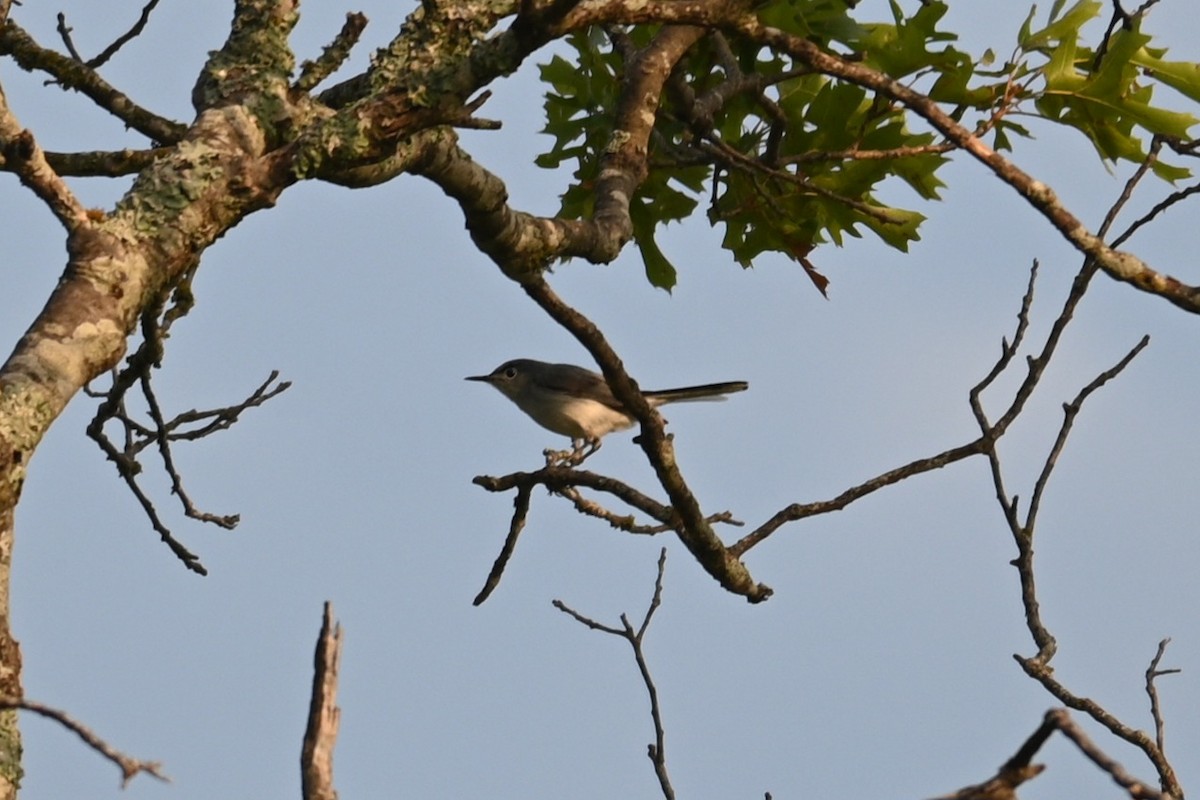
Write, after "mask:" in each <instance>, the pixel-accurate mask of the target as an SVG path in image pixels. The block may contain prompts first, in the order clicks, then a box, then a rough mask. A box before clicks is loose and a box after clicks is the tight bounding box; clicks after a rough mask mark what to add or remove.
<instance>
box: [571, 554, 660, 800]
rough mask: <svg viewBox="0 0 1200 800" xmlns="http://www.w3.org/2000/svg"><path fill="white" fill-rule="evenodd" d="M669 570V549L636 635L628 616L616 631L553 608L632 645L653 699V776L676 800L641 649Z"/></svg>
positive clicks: (651, 683) (654, 694)
mask: <svg viewBox="0 0 1200 800" xmlns="http://www.w3.org/2000/svg"><path fill="white" fill-rule="evenodd" d="M666 566H667V549H666V548H665V547H664V548H663V549H662V550H660V551H659V554H658V575H657V577H656V578H655V579H654V595H653V596H652V597H651V598H650V605H649V606H647V607H646V614H645V616H644V617H643V618H642V624H641V625H639V626H638V628H637V630H636V631H635V630H634V629H633V625H632V624H630V622H629V616H628V615H627V614H622V615H621V627H620V628H616V627H612V626H610V625H605V624H603V623H600V622H597V621H596V620H594V619H592V618H590V617H586V616H584V615H583V614H580V613H579V612H578V611H575V610H574V609H572V608H570V607H569V606H568V605H567V604H566V603H564V602H563V601H562V600H555V601H553V605H554V607H555V608H557V609H558V610H559V611H561V612H563V613H564V614H566V615H568V616H570V617H571V618H572V619H574V620H575V621H576V622H578V623H580V624H581V625H584V626H586V627H588V628H590V629H591V630H594V631H602V632H603V633H608V634H611V635H613V636H618V637H620V638H622V639H624V640H625V641H627V642H629V646H630V647H632V648H633V658H634V660H635V661H636V662H637V666H638V672H640V673H641V676H642V683H643V684H644V685H645V687H646V694H647V695H649V697H650V718H651V719H652V720H653V721H654V742H653V743H652V744H650V745H648V746H647V748H646V754H647V755H648V756H649V758H650V761H651V763H652V764H654V774H655V776H657V778H658V785H659V788H660V789H661V790H662V793H663V797H665V798H667V800H674V797H675V790H674V788H672V786H671V779H670V777H668V775H667V753H666V729H665V727H664V725H663V720H662V709H661V707H660V706H659V702H658V689H657V688H655V686H654V679H653V678H652V677H651V676H650V667H649V665H648V664H647V663H646V654H645V652H644V650H643V649H642V640H643V639H644V638H645V636H646V631H647V630H648V629H649V627H650V620H651V619H652V618H653V617H654V612H655V611H657V610H658V607H659V606H660V605H662V590H663V572H664V571H665V570H666Z"/></svg>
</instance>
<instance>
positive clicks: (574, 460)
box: [542, 439, 600, 467]
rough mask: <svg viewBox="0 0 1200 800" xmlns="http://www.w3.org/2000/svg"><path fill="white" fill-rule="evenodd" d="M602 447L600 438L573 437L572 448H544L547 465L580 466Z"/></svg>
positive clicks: (543, 452)
mask: <svg viewBox="0 0 1200 800" xmlns="http://www.w3.org/2000/svg"><path fill="white" fill-rule="evenodd" d="M599 449H600V440H599V439H573V440H571V449H570V450H543V451H542V455H544V456H545V457H546V466H547V467H578V466H579V465H580V464H582V463H583V462H584V461H585V460H586V459H587V458H588V456H590V455H591V454H592V453H594V452H596V451H597V450H599Z"/></svg>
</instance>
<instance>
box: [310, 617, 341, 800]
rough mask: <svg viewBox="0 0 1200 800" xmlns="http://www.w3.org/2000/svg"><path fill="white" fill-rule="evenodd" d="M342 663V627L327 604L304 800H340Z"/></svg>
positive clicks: (316, 664) (316, 660) (315, 671)
mask: <svg viewBox="0 0 1200 800" xmlns="http://www.w3.org/2000/svg"><path fill="white" fill-rule="evenodd" d="M341 660H342V626H341V625H339V624H337V623H335V622H334V621H333V605H332V604H330V603H326V604H325V614H324V616H323V617H322V619H321V633H320V635H318V636H317V649H316V653H315V654H314V655H313V684H312V699H311V701H310V702H309V705H308V727H307V728H306V729H305V731H304V746H303V747H302V748H301V752H300V780H301V796H302V797H303V798H304V800H337V796H338V795H337V790H336V789H334V788H333V746H334V744H336V742H337V735H338V726H339V723H340V722H341V716H342V712H341V709H339V708H338V706H337V684H338V668H339V666H340V664H341Z"/></svg>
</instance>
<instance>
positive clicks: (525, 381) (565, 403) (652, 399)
mask: <svg viewBox="0 0 1200 800" xmlns="http://www.w3.org/2000/svg"><path fill="white" fill-rule="evenodd" d="M465 380H468V381H480V382H482V383H488V384H491V385H492V386H494V387H496V389H497V390H499V392H500V393H501V394H503V395H504V396H505V397H507V398H508V399H509V400H512V401H513V402H514V403H516V405H517V408H519V409H521V410H522V411H524V412H525V413H526V414H527V415H528V416H529V417H530V418H531V419H532V420H533V421H534V422H536V423H537V424H539V425H541V426H542V427H543V428H545V429H547V430H549V431H553V432H554V433H558V434H561V435H563V436H568V437H570V438H571V441H572V444H573V445H574V447H575V451H576V452H579V451H580V450H582V447H583V446H584V445H585V444H586V445H590V446H591V450H590V451H589V452H588V454H589V455H590V453H592V452H595V451H596V450H598V449H599V448H600V439H601V437H603V436H605V435H606V434H609V433H612V432H613V431H620V430H625V429H627V428H631V427H633V425H634V423H635V422H637V420H636V419H635V418H634V416H633V415H632V414H630V413H629V411H628V410H627V409H626V408H625V406H624V405H622V404H621V401H620V400H618V399H617V398H616V397H614V396H613V393H612V389H611V388H610V387H609V385H608V382H607V381H606V380H604V376H603V375H601V374H599V373H597V372H592V371H591V370H589V369H584V368H583V367H577V366H575V365H574V364H550V363H547V362H544V361H535V360H534V359H531V358H517V359H513V360H511V361H505V362H504V363H503V364H501V365H500V366H498V367H496V368H495V369H494V370H492V371H491V372H490V373H488V374H487V375H471V376H468V377H467V378H465ZM748 388H750V384H749V383H747V382H746V381H726V382H724V383H707V384H704V385H701V386H684V387H681V388H678V389H661V390H657V391H649V392H642V395H643V396H644V397H645V398H646V400H647V401H648V402H649V403H650V405H651V406H653V407H655V408H657V407H659V406H661V405H665V404H666V403H678V402H685V401H689V400H724V399H725V395H727V394H733V393H734V392H743V391H745V390H746V389H748Z"/></svg>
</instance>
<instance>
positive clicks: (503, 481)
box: [472, 463, 742, 605]
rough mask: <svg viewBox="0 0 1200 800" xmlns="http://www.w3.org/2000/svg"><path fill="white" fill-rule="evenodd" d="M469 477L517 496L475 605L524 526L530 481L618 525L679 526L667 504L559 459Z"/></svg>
mask: <svg viewBox="0 0 1200 800" xmlns="http://www.w3.org/2000/svg"><path fill="white" fill-rule="evenodd" d="M472 483H474V484H475V485H476V486H481V487H483V488H484V489H486V490H487V491H489V492H506V491H509V490H512V489H516V490H517V496H516V498H515V500H514V511H513V517H512V521H511V522H510V523H509V531H508V535H507V537H506V538H505V541H504V546H503V548H502V549H501V551H500V555H499V556H497V558H496V561H495V563H494V564H493V565H492V571H491V573H490V574H489V575H488V578H487V581H486V582H485V584H484V588H483V590H482V591H480V593H479V595H477V596H476V598H475V605H479V604H480V603H482V602H484V601H485V600H487V598H488V597H489V596H490V595H491V593H492V592H493V591H494V590H495V588H496V586H497V585H498V584H499V582H500V578H501V575H502V574H503V571H504V568H505V566H506V565H507V564H508V560H509V558H510V557H511V556H512V553H513V550H514V549H515V547H516V542H517V537H518V536H519V535H520V533H521V530H522V529H523V528H524V526H525V520H526V517H527V515H528V513H529V494H530V492H531V491H532V490H533V488H534V487H535V486H545V487H546V488H547V489H549V490H550V491H551V492H553V493H554V494H559V495H562V496H564V497H566V498H567V499H568V500H570V501H571V502H572V504H573V505H574V506H575V508H576V510H578V511H579V512H580V513H584V514H589V515H591V516H595V517H599V518H601V519H604V520H606V521H607V522H608V523H609V524H611V525H612V526H613V527H615V528H618V529H620V530H624V531H628V532H630V533H640V534H654V533H661V532H665V531H671V530H673V531H678V530H679V521H678V519H677V517H676V516H675V514H674V512H673V511H672V509H671V507H670V506H668V505H664V504H663V503H660V502H658V501H657V500H654V499H653V498H651V497H649V496H647V495H645V494H643V493H641V492H640V491H638V490H637V489H635V488H633V487H632V486H629V485H628V484H626V483H623V482H621V481H619V480H617V479H615V478H610V477H608V476H606V475H600V474H598V473H595V472H589V471H587V470H581V469H574V468H571V467H567V466H564V465H562V464H560V463H550V464H547V466H545V467H543V468H542V469H539V470H536V471H534V472H513V473H509V474H508V475H502V476H499V477H494V476H491V475H479V476H476V477H475V479H474V480H473V481H472ZM579 487H583V488H587V489H593V490H595V491H599V492H604V493H606V494H611V495H612V496H613V497H616V498H617V499H618V500H620V501H621V502H623V503H625V504H627V505H629V506H632V507H633V508H635V509H637V510H638V511H641V512H642V513H644V514H646V515H648V516H649V517H651V518H652V519H655V520H658V522H659V523H660V524H659V525H657V526H651V525H639V524H638V523H637V522H636V521H635V519H634V517H633V516H632V515H629V516H622V515H619V514H615V513H613V512H612V511H609V510H608V509H605V508H603V507H602V506H601V505H600V504H599V503H596V502H595V501H593V500H589V499H587V498H585V497H583V496H582V495H580V494H579V492H578V489H579ZM706 522H707V523H708V524H710V525H712V524H716V523H725V524H728V525H741V524H742V523H740V522H738V521H737V520H734V519H733V515H732V514H731V513H730V512H728V511H723V512H721V513H718V514H713V515H711V516H709V517H707V518H706Z"/></svg>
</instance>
